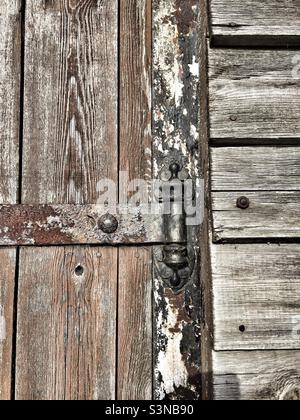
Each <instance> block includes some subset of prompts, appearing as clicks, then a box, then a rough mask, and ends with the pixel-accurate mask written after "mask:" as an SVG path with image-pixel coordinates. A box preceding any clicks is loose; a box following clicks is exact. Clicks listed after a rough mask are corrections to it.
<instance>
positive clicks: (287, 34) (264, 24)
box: [210, 0, 300, 47]
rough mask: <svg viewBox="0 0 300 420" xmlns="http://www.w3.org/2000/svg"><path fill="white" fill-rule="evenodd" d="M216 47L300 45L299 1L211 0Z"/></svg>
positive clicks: (212, 25)
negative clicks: (241, 0)
mask: <svg viewBox="0 0 300 420" xmlns="http://www.w3.org/2000/svg"><path fill="white" fill-rule="evenodd" d="M210 9H211V30H212V34H211V35H212V41H213V45H216V46H237V45H238V46H242V45H244V46H253V45H256V46H280V47H283V46H294V45H296V46H298V45H299V42H300V29H299V28H300V2H299V0H264V1H261V0H244V1H243V2H240V1H239V0H211V1H210Z"/></svg>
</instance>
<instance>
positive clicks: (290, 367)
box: [213, 351, 300, 401]
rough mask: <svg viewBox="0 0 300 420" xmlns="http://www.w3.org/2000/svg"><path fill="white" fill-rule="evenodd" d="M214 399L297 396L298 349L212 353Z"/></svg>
mask: <svg viewBox="0 0 300 420" xmlns="http://www.w3.org/2000/svg"><path fill="white" fill-rule="evenodd" d="M213 368H214V398H215V400H275V401H276V400H297V401H298V400H299V399H300V352H299V351H252V352H247V351H244V352H236V351H235V352H219V353H214V354H213Z"/></svg>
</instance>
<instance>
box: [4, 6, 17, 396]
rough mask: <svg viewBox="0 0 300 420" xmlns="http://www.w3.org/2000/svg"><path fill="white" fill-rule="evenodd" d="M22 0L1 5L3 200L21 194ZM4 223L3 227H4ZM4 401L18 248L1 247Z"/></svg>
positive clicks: (10, 201) (11, 200) (8, 393)
mask: <svg viewBox="0 0 300 420" xmlns="http://www.w3.org/2000/svg"><path fill="white" fill-rule="evenodd" d="M21 5H22V4H21V1H20V0H2V1H1V5H0V203H1V204H15V203H17V201H18V196H19V124H20V80H21V26H22V25H21ZM2 228H3V226H0V229H2ZM0 260H1V270H0V400H10V399H11V395H12V389H11V384H12V364H13V359H12V357H13V323H14V289H15V274H16V273H15V271H16V265H17V257H16V249H14V248H10V249H6V248H1V249H0Z"/></svg>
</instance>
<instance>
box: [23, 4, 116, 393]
mask: <svg viewBox="0 0 300 420" xmlns="http://www.w3.org/2000/svg"><path fill="white" fill-rule="evenodd" d="M26 4H27V7H26V27H25V31H26V39H25V41H26V42H25V50H26V51H25V101H24V102H25V115H24V147H23V149H24V153H23V189H22V199H23V203H24V204H28V203H30V204H39V203H40V204H44V203H54V204H55V203H60V204H63V203H71V204H73V203H75V204H85V203H86V204H93V203H96V202H97V199H98V191H97V189H98V188H97V184H98V182H99V181H100V180H102V179H104V178H110V179H111V180H112V181H117V170H118V150H117V144H118V139H117V132H118V119H117V108H118V104H117V103H118V1H117V0H112V1H109V2H97V1H91V0H57V1H46V0H28V1H27V2H26ZM98 253H99V254H101V255H102V261H103V262H102V263H100V262H98V259H99V257H98V256H97V255H98ZM117 254H118V252H117V250H116V249H110V248H103V249H100V248H92V249H89V248H82V250H80V249H78V250H77V249H70V248H67V249H66V250H63V249H59V248H51V249H47V248H36V249H35V250H34V251H32V252H31V251H30V250H22V252H21V255H20V266H21V269H20V290H19V310H18V337H17V389H16V397H17V399H23V398H26V397H28V396H29V397H30V398H32V399H40V398H41V399H72V400H73V399H99V398H100V399H101V398H103V399H113V398H115V370H116V368H115V360H114V359H115V356H116V352H115V347H116V325H115V322H114V318H115V316H116V310H117V309H116V297H117V290H116V284H117V269H116V267H117V265H118V264H117ZM72 256H73V257H72ZM80 261H84V262H85V264H86V268H85V269H86V271H87V274H86V275H85V276H84V277H83V278H82V279H81V278H79V279H78V278H77V277H76V275H75V277H74V274H73V273H74V270H75V269H76V266H77V264H80ZM40 277H41V278H42V280H41V284H40V285H39V281H40V280H39V278H40ZM61 279H63V282H64V283H63V284H61ZM107 283H109V286H108V284H107ZM59 287H62V288H63V290H62V291H61V292H60V291H59V290H61V289H59ZM39 288H41V294H40V292H39ZM27 289H28V290H31V289H32V290H33V292H34V293H37V294H38V296H37V297H35V296H34V295H31V294H27V292H26V290H27ZM56 293H61V296H60V295H58V296H57V295H56ZM50 298H51V299H52V302H53V305H52V306H49V303H48V302H49V299H50ZM45 308H46V309H45ZM27 309H28V310H30V311H29V313H27ZM43 311H45V315H43V316H41V320H40V323H39V322H38V319H37V318H39V317H38V316H37V315H36V313H39V312H42V313H43ZM89 312H90V315H88V313H89ZM35 323H36V324H35ZM44 324H45V327H43V325H44ZM33 325H36V326H35V327H34V328H32V326H33ZM53 331H54V332H55V334H56V337H54V338H53V337H52V336H50V337H49V334H50V335H51V334H53ZM27 335H29V336H27ZM108 336H109V337H108ZM99 346H100V347H99Z"/></svg>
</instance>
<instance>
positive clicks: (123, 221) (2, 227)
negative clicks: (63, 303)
mask: <svg viewBox="0 0 300 420" xmlns="http://www.w3.org/2000/svg"><path fill="white" fill-rule="evenodd" d="M108 216H112V217H113V218H114V219H115V221H116V223H117V226H116V231H115V232H112V233H106V232H104V231H103V230H102V229H101V226H102V225H101V221H102V220H105V218H106V217H108ZM163 227H164V218H163V215H162V214H151V213H150V209H144V208H143V207H127V206H123V207H122V206H115V207H112V208H110V207H105V206H101V205H73V204H60V205H55V204H53V205H50V204H46V205H33V206H29V205H22V204H21V205H4V206H2V205H0V245H5V246H12V245H73V244H74V245H79V244H83V245H84V244H90V245H91V244H97V245H100V244H101V245H107V244H109V245H120V244H123V245H128V244H136V243H139V244H142V243H145V244H147V243H148V244H151V243H157V242H165V241H166V234H165V232H164V229H163Z"/></svg>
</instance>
